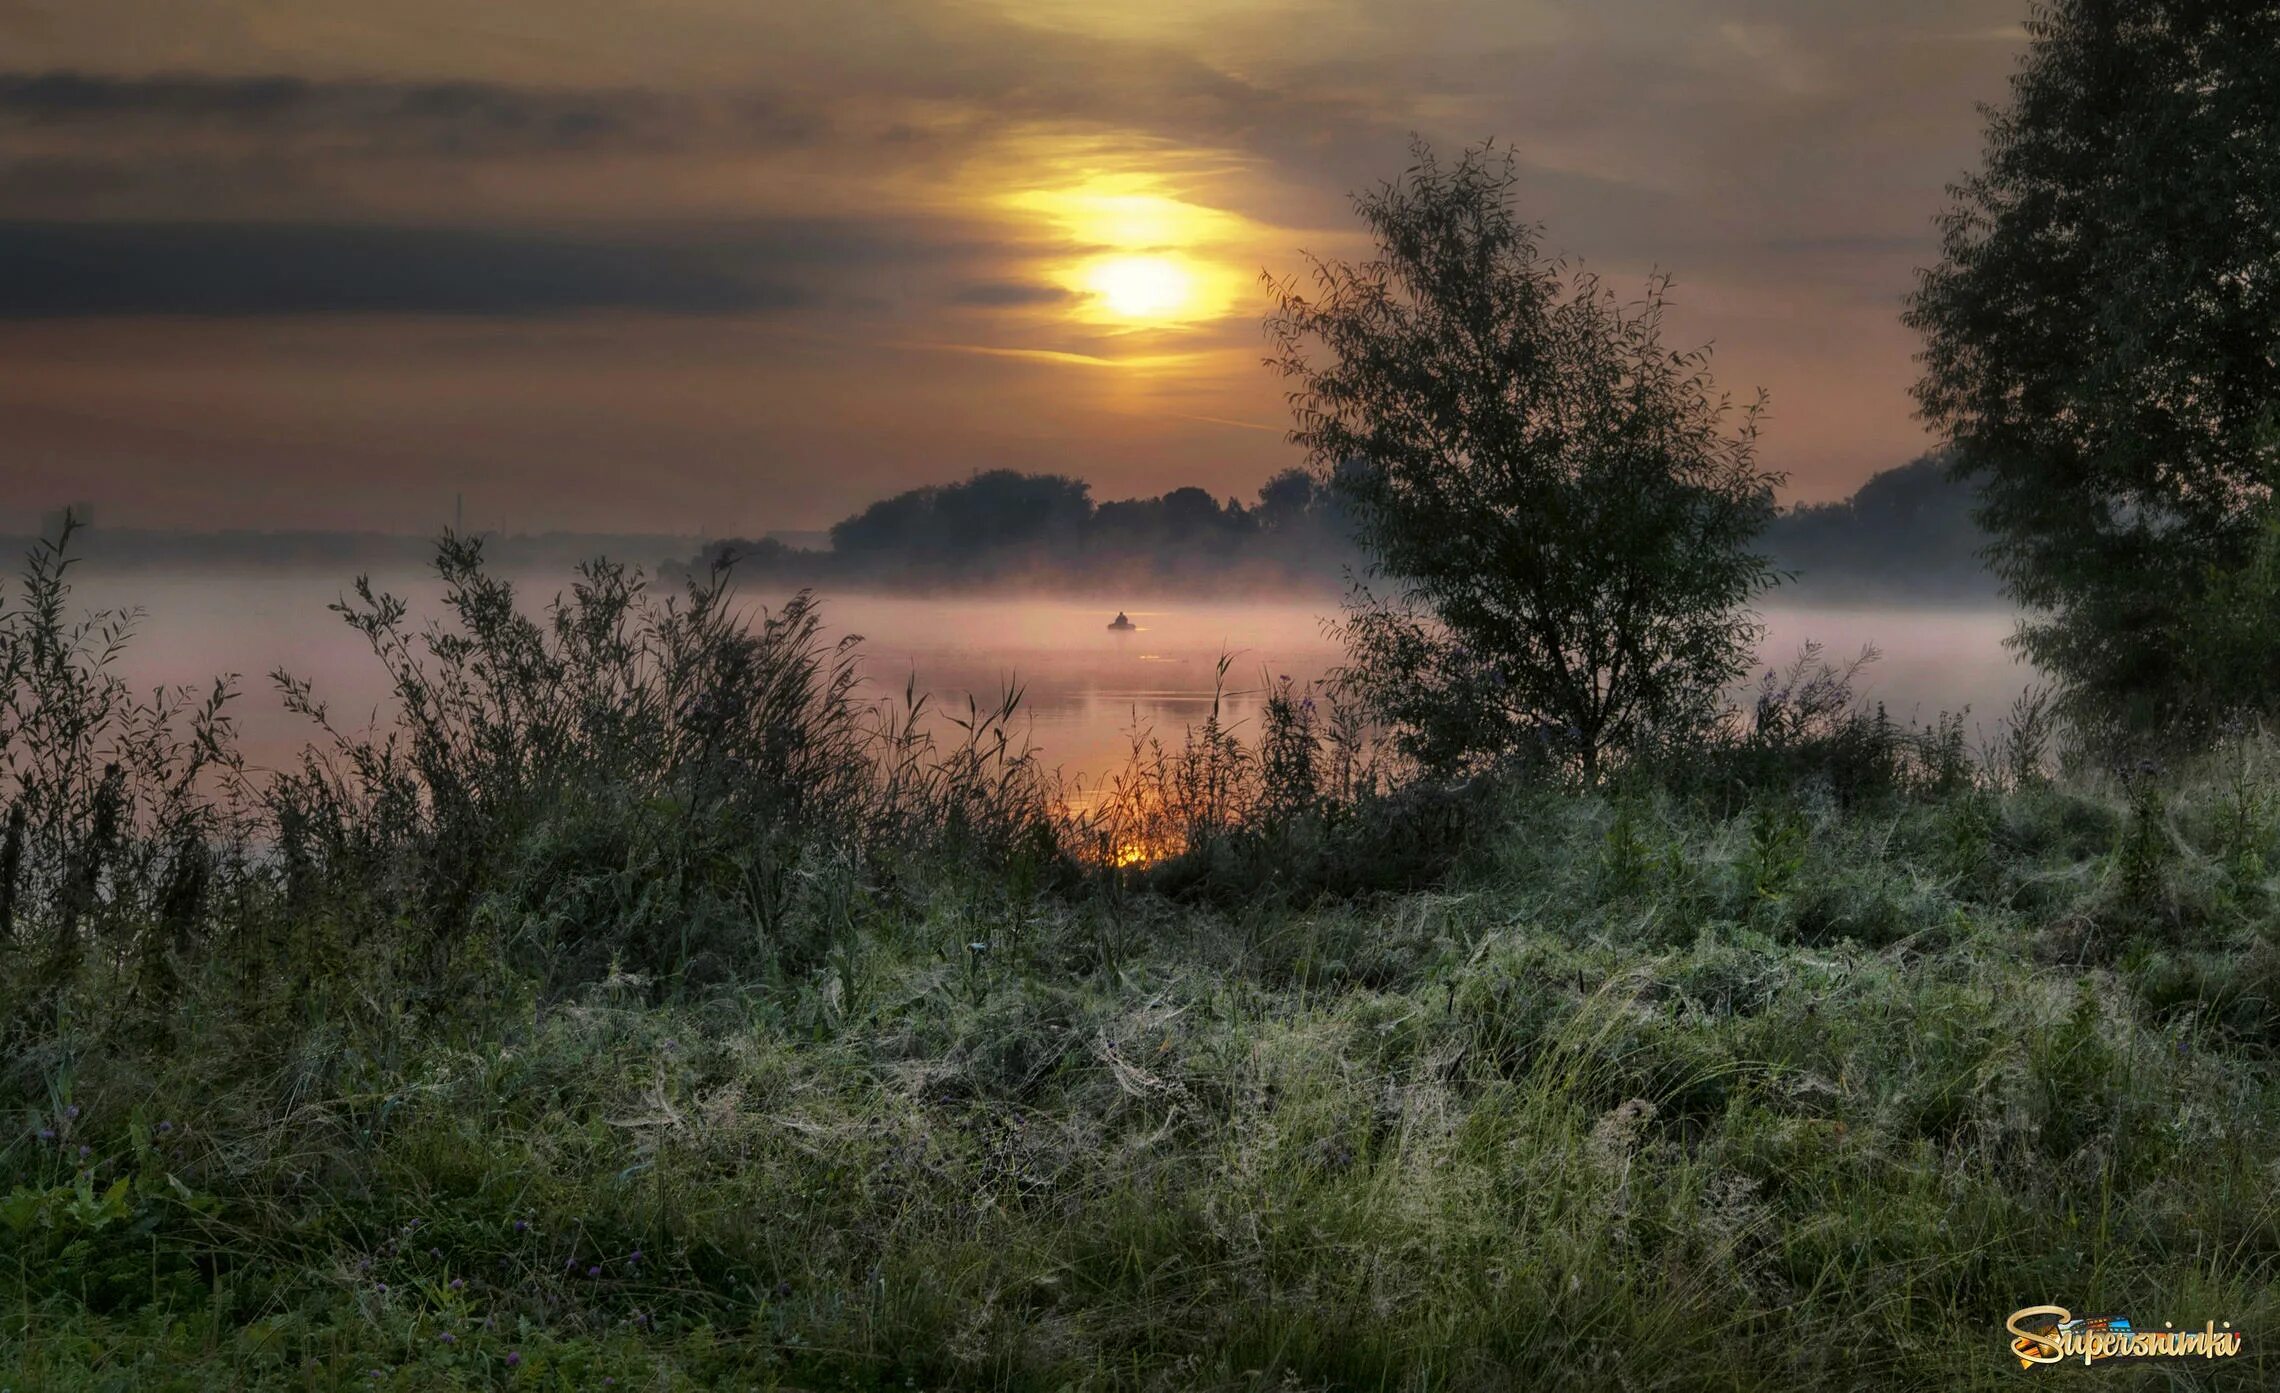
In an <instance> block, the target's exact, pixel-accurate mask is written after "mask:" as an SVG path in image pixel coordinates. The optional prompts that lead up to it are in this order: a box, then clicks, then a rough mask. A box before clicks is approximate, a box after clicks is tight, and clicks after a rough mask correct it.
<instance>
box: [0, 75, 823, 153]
mask: <svg viewBox="0 0 2280 1393" xmlns="http://www.w3.org/2000/svg"><path fill="white" fill-rule="evenodd" d="M9 126H14V127H17V128H19V129H21V128H27V127H28V128H32V129H35V130H46V131H50V132H54V133H59V134H82V135H85V134H97V135H99V134H102V133H104V132H106V131H125V130H130V129H147V130H152V131H157V132H161V133H165V134H169V135H172V136H175V137H177V138H179V137H180V136H182V135H183V134H185V133H190V132H196V131H198V130H200V129H220V130H223V131H226V132H228V133H230V134H233V135H236V136H238V137H240V138H242V139H247V140H251V141H255V142H261V143H267V144H271V145H275V144H280V143H286V144H290V143H293V142H298V141H303V140H311V139H322V140H323V141H325V142H326V145H327V150H328V153H331V154H335V155H339V154H346V153H367V154H372V153H378V154H430V155H435V156H439V157H449V156H455V155H457V156H472V157H494V156H500V155H515V154H583V153H596V152H606V151H615V150H633V151H641V150H650V151H657V150H672V149H679V148H684V147H688V146H692V145H697V144H702V143H707V142H710V143H715V144H725V145H731V146H743V147H766V148H783V147H797V146H800V145H804V144H807V143H809V142H812V141H814V140H817V139H819V138H821V137H822V136H823V135H824V133H825V132H826V130H827V128H828V121H827V119H826V117H825V115H824V114H823V113H821V112H819V111H816V110H813V109H807V108H803V107H801V106H799V105H797V104H794V103H789V102H787V101H785V100H783V99H781V98H779V97H776V96H774V95H771V94H768V93H745V94H741V95H737V96H734V97H731V98H722V99H718V100H708V99H699V98H695V97H688V96H678V95H670V94H666V93H661V92H653V91H639V90H628V89H616V90H553V89H542V88H530V87H518V86H512V85H508V84H502V83H492V82H468V81H454V82H378V81H346V82H344V81H316V80H312V79H308V78H302V77H296V76H291V75H285V74H272V75H259V76H247V77H233V76H225V75H219V74H208V73H161V74H156V75H149V76H120V75H113V74H103V73H90V72H78V71H69V70H63V71H54V72H38V73H26V72H13V73H0V130H5V129H6V128H7V127H9Z"/></svg>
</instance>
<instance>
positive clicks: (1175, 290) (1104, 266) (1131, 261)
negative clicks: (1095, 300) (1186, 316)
mask: <svg viewBox="0 0 2280 1393" xmlns="http://www.w3.org/2000/svg"><path fill="white" fill-rule="evenodd" d="M1086 283H1087V288H1088V289H1090V290H1091V291H1092V293H1093V294H1095V295H1097V296H1099V297H1100V302H1101V304H1102V305H1104V306H1106V307H1107V308H1108V310H1109V311H1110V312H1111V313H1113V314H1117V315H1120V316H1122V317H1124V318H1126V319H1166V318H1170V317H1172V316H1174V315H1176V314H1178V313H1179V312H1180V311H1181V310H1182V309H1184V308H1186V307H1187V304H1188V302H1189V301H1190V300H1192V299H1193V298H1195V277H1194V276H1192V275H1190V274H1189V273H1188V270H1187V268H1186V267H1184V266H1182V265H1180V263H1179V262H1177V261H1175V260H1173V259H1172V258H1171V257H1168V256H1115V257H1109V258H1108V259H1106V260H1104V261H1100V262H1098V263H1096V264H1094V265H1093V267H1092V268H1091V271H1090V274H1088V275H1087V276H1086Z"/></svg>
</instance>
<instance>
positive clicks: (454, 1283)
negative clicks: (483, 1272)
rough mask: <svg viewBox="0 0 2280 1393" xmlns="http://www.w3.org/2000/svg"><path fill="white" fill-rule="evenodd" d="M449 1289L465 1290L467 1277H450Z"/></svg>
mask: <svg viewBox="0 0 2280 1393" xmlns="http://www.w3.org/2000/svg"><path fill="white" fill-rule="evenodd" d="M451 1289H452V1290H453V1291H465V1290H466V1289H467V1279H466V1278H464V1277H454V1278H452V1279H451Z"/></svg>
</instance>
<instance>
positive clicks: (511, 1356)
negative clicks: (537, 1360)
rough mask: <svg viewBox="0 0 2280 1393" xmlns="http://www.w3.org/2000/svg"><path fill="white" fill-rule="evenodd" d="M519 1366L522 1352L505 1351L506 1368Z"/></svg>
mask: <svg viewBox="0 0 2280 1393" xmlns="http://www.w3.org/2000/svg"><path fill="white" fill-rule="evenodd" d="M521 1366H522V1351H521V1350H519V1349H511V1350H508V1351H507V1367H508V1368H510V1369H515V1368H520V1367H521ZM610 1382H612V1383H615V1382H617V1380H616V1379H611V1380H610Z"/></svg>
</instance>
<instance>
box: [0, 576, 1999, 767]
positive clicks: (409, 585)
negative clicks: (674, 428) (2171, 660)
mask: <svg viewBox="0 0 2280 1393" xmlns="http://www.w3.org/2000/svg"><path fill="white" fill-rule="evenodd" d="M74 575H75V588H74V593H73V599H74V603H75V606H76V607H78V608H86V607H91V606H104V607H108V606H133V605H139V606H140V607H141V608H142V609H143V610H144V611H146V613H145V616H144V618H143V619H142V620H141V622H140V623H139V624H138V626H137V630H136V636H135V638H134V640H133V642H132V643H131V644H130V645H129V647H128V648H127V650H126V653H125V655H124V657H123V658H122V660H121V661H120V663H119V664H118V666H117V667H116V669H115V670H116V671H117V672H118V673H119V675H120V676H122V677H124V678H125V679H127V680H128V681H129V682H130V683H131V684H132V685H134V686H135V687H136V688H137V689H147V688H149V687H151V686H153V685H154V684H160V683H166V684H174V683H189V684H194V685H199V686H203V685H204V684H205V683H207V682H208V681H209V680H210V679H211V678H212V677H213V676H214V675H216V674H217V673H232V672H234V673H237V674H239V675H240V678H241V681H240V683H239V689H240V691H241V693H242V695H241V697H240V698H239V699H238V700H237V701H236V702H235V703H233V706H232V710H233V712H234V714H235V717H236V719H237V723H238V729H239V737H240V745H241V748H242V749H243V750H244V751H245V753H246V755H247V758H248V761H249V762H250V763H252V764H254V765H256V766H259V767H267V768H275V767H278V766H280V765H282V764H285V763H287V762H289V761H291V760H292V759H293V757H294V756H295V755H296V754H297V753H298V751H299V750H300V749H301V747H302V746H303V745H304V744H305V743H306V742H307V741H308V739H309V737H310V735H311V730H310V728H309V726H308V724H307V722H305V721H303V720H302V719H300V718H298V717H294V716H291V715H289V714H287V713H286V711H285V710H284V709H283V706H282V704H281V703H280V701H279V699H278V697H277V694H276V691H275V689H274V687H273V686H272V684H271V683H270V681H269V677H268V674H269V672H270V671H271V670H272V669H273V668H276V667H278V666H283V667H285V668H287V669H289V670H290V671H292V672H293V673H294V674H295V675H297V676H301V677H306V678H310V679H312V680H313V681H314V682H315V684H316V689H317V693H318V695H319V696H320V698H322V699H323V700H325V701H326V702H327V704H328V705H329V706H330V708H331V710H332V714H333V717H334V721H335V724H336V725H338V726H339V727H340V728H342V729H344V730H357V729H362V728H363V727H364V725H365V724H366V723H367V722H368V721H369V720H371V719H372V718H374V717H375V716H378V717H379V718H380V719H382V720H385V719H386V717H387V709H388V708H387V703H388V700H389V694H388V691H387V686H386V681H385V676H384V674H383V673H382V671H381V668H380V666H379V663H378V661H377V660H376V659H375V658H373V656H372V655H371V652H370V650H369V649H368V648H367V647H366V645H365V644H364V641H363V640H362V639H361V638H360V637H359V636H358V635H357V634H355V633H354V632H352V631H351V630H350V629H349V628H348V626H347V625H346V624H345V623H344V622H342V620H341V619H340V617H339V616H337V615H334V614H332V613H330V612H329V611H328V610H327V609H326V605H327V604H328V603H329V602H331V601H332V600H334V599H336V598H338V597H339V596H341V595H342V594H344V593H346V592H347V590H348V588H349V586H348V578H347V577H341V576H333V575H329V574H316V573H311V572H306V571H294V570H261V571H245V572H236V573H215V572H199V573H176V574H167V573H160V572H153V571H149V570H139V571H131V572H126V571H122V572H115V573H109V574H106V573H105V572H103V571H102V570H99V569H95V568H86V569H80V570H76V571H75V572H74ZM373 579H374V583H375V584H376V585H377V586H379V587H381V588H383V589H387V590H390V591H393V592H394V593H396V594H398V595H401V596H403V597H405V598H406V599H408V600H410V601H411V602H412V607H413V608H412V614H413V618H414V620H415V621H422V622H424V621H425V620H426V619H427V618H429V617H431V616H434V615H436V614H437V613H438V604H437V602H438V600H439V598H440V594H441V587H440V586H439V585H438V584H437V583H436V582H435V581H434V579H433V578H432V577H430V576H426V575H422V574H419V573H415V572H409V571H407V572H405V573H402V574H396V575H375V576H374V578H373ZM568 579H569V577H568V574H567V573H566V572H544V573H533V574H525V575H520V576H517V577H515V580H516V583H517V588H518V591H519V593H520V594H521V595H522V597H523V598H524V600H525V601H526V603H528V604H529V605H530V606H531V607H532V608H533V609H534V610H536V609H541V608H543V606H544V604H545V602H546V600H547V599H548V598H550V597H551V596H552V595H553V594H554V593H556V592H557V591H558V590H561V589H564V588H566V585H567V582H568ZM9 593H10V597H11V600H12V599H13V597H14V595H15V594H16V593H17V592H16V590H15V589H14V588H13V586H11V590H10V592H9ZM744 598H745V600H746V602H747V603H748V604H751V605H753V606H755V607H757V606H759V605H762V604H766V605H771V606H772V605H775V604H779V603H781V601H782V600H783V599H784V598H785V597H784V596H783V595H779V594H774V593H763V592H760V591H757V590H747V591H746V592H745V594H744ZM1124 608H1125V610H1126V612H1127V613H1128V614H1129V615H1130V617H1131V619H1132V621H1133V622H1134V624H1136V625H1137V626H1138V627H1137V628H1136V629H1134V630H1132V631H1129V632H1116V631H1111V630H1110V629H1109V628H1108V623H1109V621H1110V620H1111V619H1112V618H1114V616H1115V609H1114V608H1113V607H1110V608H1103V607H1102V606H1101V605H1099V604H1097V603H1064V602H1060V601H1056V600H1052V599H1037V598H1029V599H1009V598H1002V597H1000V598H984V597H948V598H934V597H912V596H908V595H892V596H890V595H878V594H861V593H855V594H844V595H836V596H832V595H827V596H825V597H824V604H823V613H824V618H825V620H826V623H827V626H828V628H829V630H830V631H831V632H832V633H833V634H834V635H836V634H842V633H856V634H860V635H862V636H863V638H864V643H863V648H862V651H863V654H864V664H865V673H866V676H867V679H868V682H867V688H866V690H867V692H868V693H869V694H870V695H872V696H876V697H887V696H890V695H891V696H893V697H896V698H899V697H900V696H901V694H902V692H903V689H904V686H905V683H906V682H907V681H911V680H913V679H915V682H916V684H917V687H918V689H919V690H921V691H925V692H931V693H932V694H933V697H934V700H935V702H936V703H937V707H938V711H939V713H940V714H938V717H937V720H938V722H940V721H942V720H945V719H946V718H947V716H948V715H949V714H951V713H953V712H955V713H957V714H963V712H964V710H965V703H966V699H967V697H968V695H969V694H971V695H972V696H973V697H974V698H975V699H976V700H977V701H979V702H981V703H983V704H984V705H988V704H990V703H992V702H994V700H995V699H996V697H997V696H998V694H999V693H1000V692H1001V691H1002V690H1003V688H1004V686H1005V684H1007V683H1008V682H1018V683H1019V684H1020V686H1021V688H1022V690H1023V693H1024V697H1023V701H1022V711H1023V712H1024V715H1023V717H1022V718H1021V720H1020V721H1019V723H1018V730H1019V732H1020V733H1022V734H1024V735H1026V736H1027V737H1028V738H1029V739H1030V741H1031V742H1032V743H1033V745H1034V746H1035V748H1036V749H1037V751H1038V753H1039V755H1040V757H1041V758H1042V759H1043V760H1044V762H1045V763H1046V764H1047V765H1048V766H1051V767H1057V768H1059V769H1061V770H1062V771H1063V772H1064V773H1066V774H1068V775H1070V776H1072V777H1076V778H1081V779H1084V780H1086V781H1092V780H1095V779H1097V778H1098V777H1099V776H1101V775H1102V774H1103V773H1104V772H1106V771H1108V770H1110V769H1112V768H1114V767H1116V766H1118V765H1120V764H1121V763H1122V762H1123V760H1124V758H1125V756H1126V754H1127V752H1128V751H1129V749H1130V740H1131V733H1132V732H1133V731H1134V730H1135V728H1139V729H1153V730H1154V731H1155V732H1157V733H1158V734H1160V735H1162V736H1164V737H1165V738H1166V741H1167V743H1173V742H1176V741H1177V739H1178V737H1179V735H1180V733H1181V731H1182V729H1183V728H1184V727H1186V726H1187V725H1189V724H1192V723H1194V722H1197V721H1200V720H1201V719H1202V718H1203V717H1204V716H1205V715H1206V714H1208V712H1209V710H1210V708H1211V702H1212V688H1213V677H1214V669H1215V666H1216V664H1217V661H1218V659H1219V657H1220V655H1221V654H1222V653H1227V654H1230V655H1232V662H1231V665H1230V668H1229V671H1228V675H1227V682H1228V689H1229V690H1228V700H1227V702H1226V705H1225V707H1224V708H1223V709H1224V710H1225V712H1226V713H1227V715H1228V716H1229V717H1230V718H1231V719H1233V720H1237V721H1243V722H1248V721H1249V720H1250V719H1252V718H1253V717H1254V716H1255V714H1256V710H1257V699H1258V693H1259V691H1260V689H1261V687H1262V686H1263V685H1264V684H1265V682H1267V681H1269V680H1271V679H1273V678H1275V677H1279V676H1281V675H1284V674H1287V675H1289V676H1290V677H1292V678H1293V679H1295V680H1297V681H1298V682H1301V683H1304V682H1308V681H1313V680H1317V679H1319V678H1321V677H1322V676H1324V675H1325V674H1326V673H1327V672H1328V671H1329V670H1330V669H1331V668H1332V667H1334V666H1335V665H1336V664H1337V662H1338V660H1339V652H1338V649H1337V647H1336V645H1335V642H1334V640H1332V639H1331V638H1330V637H1329V636H1327V635H1326V634H1325V632H1324V627H1323V621H1324V620H1325V619H1326V618H1330V617H1334V616H1335V614H1336V612H1337V605H1336V599H1335V597H1334V596H1327V595H1326V596H1322V597H1320V598H1318V599H1317V598H1306V599H1293V598H1287V597H1279V598H1269V599H1244V600H1232V601H1226V602H1198V601H1195V600H1192V599H1181V600H1176V601H1174V600H1164V601H1151V600H1149V599H1148V598H1146V597H1143V596H1134V597H1132V598H1131V599H1130V600H1129V601H1127V602H1124ZM1761 611H1762V613H1763V615H1764V617H1765V620H1766V624H1767V630H1768V633H1767V641H1766V643H1765V645H1764V649H1763V652H1762V653H1761V662H1764V663H1766V664H1769V665H1776V666H1780V665H1786V664H1787V662H1788V661H1789V660H1790V658H1791V657H1793V656H1794V655H1795V653H1796V651H1797V648H1798V646H1799V645H1800V644H1801V643H1803V642H1804V641H1805V640H1807V639H1815V640H1819V641H1820V642H1821V643H1823V644H1824V645H1826V647H1827V648H1828V650H1829V653H1830V656H1831V657H1835V658H1841V657H1846V656H1849V655H1851V654H1852V653H1854V652H1856V651H1857V650H1858V649H1859V648H1860V646H1861V645H1863V644H1866V643H1873V644H1875V645H1876V647H1877V648H1878V649H1880V650H1881V652H1882V654H1883V656H1882V658H1881V659H1880V660H1879V661H1877V662H1876V663H1875V664H1873V665H1872V666H1870V667H1869V668H1868V669H1867V670H1866V671H1865V672H1864V674H1863V678H1862V682H1861V684H1860V691H1861V694H1862V695H1863V696H1864V697H1865V698H1867V699H1870V700H1881V701H1883V702H1885V703H1886V705H1887V706H1888V708H1889V709H1890V711H1891V713H1892V715H1893V716H1894V718H1896V719H1899V720H1909V719H1914V720H1922V721H1928V720H1930V719H1931V718H1932V717H1934V716H1935V715H1937V714H1938V713H1939V712H1940V711H1941V710H1943V709H1946V710H1954V709H1957V708H1960V707H1963V706H1966V705H1968V706H1969V707H1970V708H1971V716H1970V721H1969V724H1968V725H1967V729H1972V730H1973V731H1974V733H1976V728H1985V729H1987V730H1990V731H1991V730H1992V729H1993V728H1994V726H1995V724H1996V722H1997V720H1998V719H1999V718H2000V717H2001V715H2002V714H2003V712H2004V711H2005V710H2006V709H2007V708H2008V707H2009V705H2010V702H2011V699H2012V698H2013V697H2014V696H2016V695H2017V694H2018V692H2019V690H2020V689H2021V688H2022V687H2023V686H2025V685H2026V684H2027V683H2028V682H2029V681H2030V680H2031V678H2032V675H2033V674H2032V672H2031V670H2030V669H2029V668H2027V667H2026V666H2024V665H2023V664H2021V663H2019V662H2017V661H2016V660H2014V658H2013V657H2012V655H2011V653H2010V652H2009V651H2008V650H2007V649H2005V648H2004V647H2003V639H2004V638H2005V637H2006V636H2007V635H2008V634H2009V633H2010V631H2011V627H2012V622H2013V619H2012V615H2011V613H2010V612H2009V611H2008V610H2005V609H2001V608H1995V607H1976V608H1957V607H1932V606H1922V607H1916V606H1909V605H1904V604H1885V605H1859V604H1847V605H1841V606H1840V605H1819V604H1814V603H1812V602H1811V600H1810V597H1809V596H1807V595H1804V594H1802V593H1795V592H1793V593H1791V594H1788V595H1784V596H1782V597H1781V598H1780V599H1779V600H1778V601H1775V602H1770V603H1767V604H1765V605H1763V606H1761ZM1755 675H1756V674H1752V677H1753V679H1754V677H1755ZM937 728H938V729H941V728H942V727H941V726H940V725H939V724H938V726H937Z"/></svg>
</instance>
